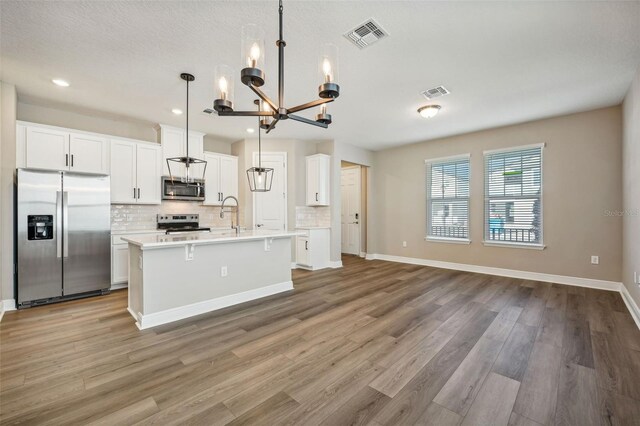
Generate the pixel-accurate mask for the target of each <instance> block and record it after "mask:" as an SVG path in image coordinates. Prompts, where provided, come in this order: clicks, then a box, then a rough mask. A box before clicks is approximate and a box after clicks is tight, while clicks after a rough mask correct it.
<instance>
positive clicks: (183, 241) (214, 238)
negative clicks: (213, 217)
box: [122, 230, 303, 249]
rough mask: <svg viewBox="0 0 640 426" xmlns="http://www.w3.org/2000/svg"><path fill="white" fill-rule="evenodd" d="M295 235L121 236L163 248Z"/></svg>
mask: <svg viewBox="0 0 640 426" xmlns="http://www.w3.org/2000/svg"><path fill="white" fill-rule="evenodd" d="M296 235H303V234H302V233H301V232H295V231H269V230H259V231H242V232H241V233H240V235H236V233H235V231H230V232H227V233H224V234H220V233H213V232H194V233H187V234H173V235H164V234H162V235H140V236H133V237H123V238H122V240H123V241H126V242H128V243H130V244H134V245H137V246H139V247H141V248H142V249H149V248H163V247H175V246H184V245H187V244H194V245H201V244H220V243H233V242H239V241H248V240H261V239H265V238H291V237H295V236H296Z"/></svg>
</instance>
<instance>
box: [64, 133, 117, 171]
mask: <svg viewBox="0 0 640 426" xmlns="http://www.w3.org/2000/svg"><path fill="white" fill-rule="evenodd" d="M108 144H109V141H108V140H107V138H104V137H99V136H92V135H84V134H77V133H71V135H70V136H69V153H70V156H71V157H70V159H69V170H71V171H74V172H81V173H102V174H109V145H108Z"/></svg>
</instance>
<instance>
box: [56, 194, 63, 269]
mask: <svg viewBox="0 0 640 426" xmlns="http://www.w3.org/2000/svg"><path fill="white" fill-rule="evenodd" d="M61 256H62V191H56V257H58V258H59V257H61Z"/></svg>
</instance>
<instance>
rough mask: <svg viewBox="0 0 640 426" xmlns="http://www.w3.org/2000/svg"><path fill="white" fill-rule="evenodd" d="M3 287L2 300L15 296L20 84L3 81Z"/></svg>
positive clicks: (0, 176)
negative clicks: (18, 91)
mask: <svg viewBox="0 0 640 426" xmlns="http://www.w3.org/2000/svg"><path fill="white" fill-rule="evenodd" d="M0 85H1V87H2V89H1V90H2V93H1V98H0V103H1V104H2V106H1V109H2V114H1V117H0V120H1V121H0V127H1V130H0V132H1V136H0V152H2V154H0V205H1V208H2V210H1V211H2V215H1V217H0V236H1V238H0V246H1V250H2V259H1V261H0V265H1V266H0V268H1V269H0V271H1V275H0V287H2V299H4V300H11V299H13V239H14V238H13V182H14V177H15V170H16V109H17V103H18V100H17V95H16V87H15V86H14V85H11V84H7V83H4V82H0Z"/></svg>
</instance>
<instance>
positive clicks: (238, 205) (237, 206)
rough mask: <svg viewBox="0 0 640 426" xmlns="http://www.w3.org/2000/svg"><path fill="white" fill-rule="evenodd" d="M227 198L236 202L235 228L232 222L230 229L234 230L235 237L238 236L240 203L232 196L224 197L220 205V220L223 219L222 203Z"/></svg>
mask: <svg viewBox="0 0 640 426" xmlns="http://www.w3.org/2000/svg"><path fill="white" fill-rule="evenodd" d="M229 198H233V199H234V200H236V226H233V221H231V228H232V229H235V230H236V235H240V202H239V201H238V199H237V198H236V197H234V196H233V195H229V196H227V197H224V200H222V205H221V206H220V219H224V203H225V201H227V200H228V199H229Z"/></svg>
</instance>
